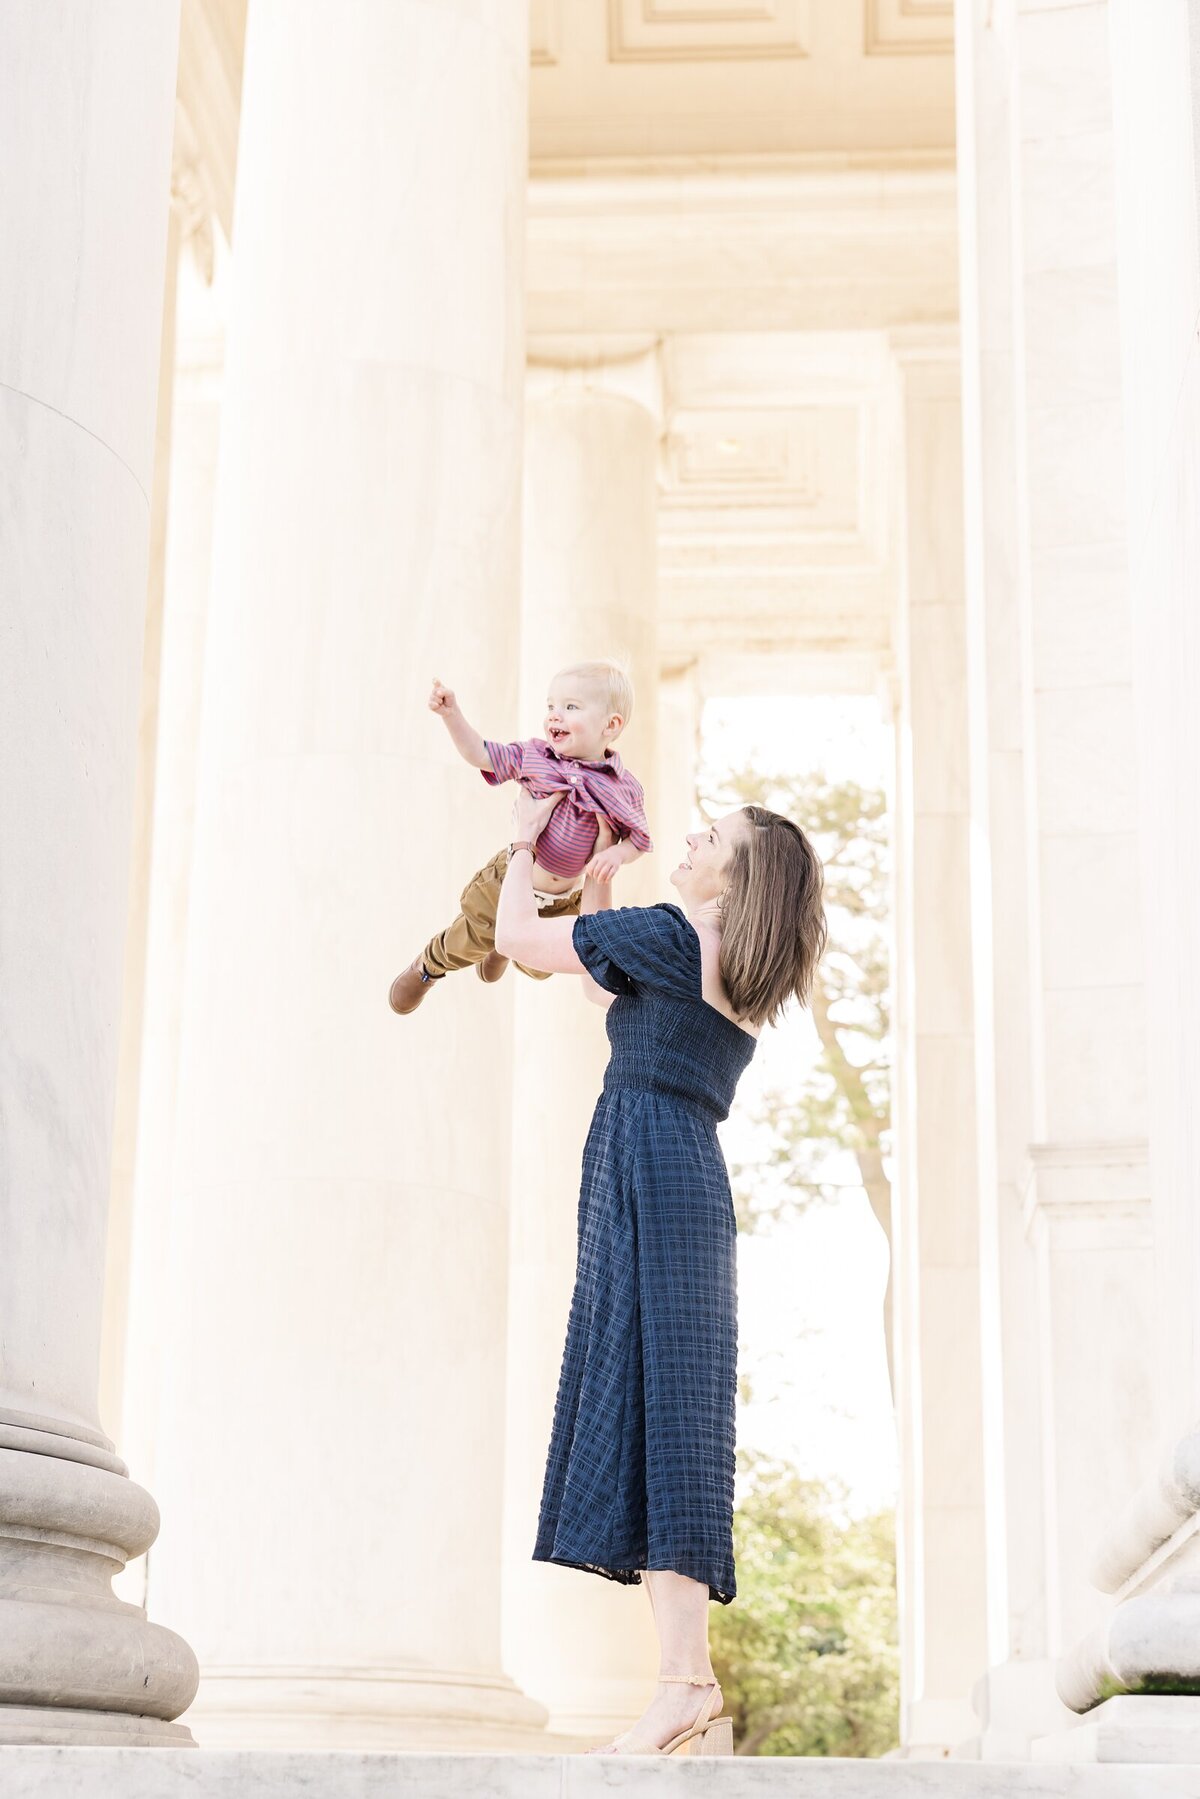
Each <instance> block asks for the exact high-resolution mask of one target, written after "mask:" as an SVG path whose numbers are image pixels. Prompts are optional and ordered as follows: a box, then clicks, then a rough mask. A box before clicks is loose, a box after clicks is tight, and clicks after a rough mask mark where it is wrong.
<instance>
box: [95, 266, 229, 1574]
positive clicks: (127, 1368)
mask: <svg viewBox="0 0 1200 1799" xmlns="http://www.w3.org/2000/svg"><path fill="white" fill-rule="evenodd" d="M228 290H229V268H228V253H227V252H226V251H224V249H223V246H222V253H221V255H220V257H219V259H218V268H217V271H216V273H215V277H214V279H213V282H212V284H211V285H209V283H208V282H207V281H206V279H205V277H204V275H203V273H202V272H201V270H200V268H199V267H198V265H197V259H196V257H194V256H193V255H192V252H191V250H190V249H189V248H185V250H184V253H183V256H182V258H181V261H180V267H179V276H178V290H177V317H176V356H175V362H174V368H173V370H172V378H173V381H174V386H175V397H174V404H173V425H172V432H171V464H170V498H169V505H168V513H169V526H168V530H167V542H166V556H165V569H164V595H163V600H164V604H163V621H162V645H161V655H160V662H159V669H158V684H157V691H156V694H155V700H154V704H155V708H156V710H157V714H158V727H157V731H156V733H155V765H154V780H153V792H154V809H153V817H152V821H151V826H150V830H149V832H148V835H147V840H146V844H145V846H144V853H145V855H146V857H147V860H148V868H147V879H148V905H147V911H146V921H145V943H144V947H143V950H142V955H143V957H144V998H143V1005H142V1016H141V1027H140V1028H141V1045H140V1055H139V1056H138V1058H137V1063H136V1066H135V1067H134V1068H132V1069H130V1070H129V1071H128V1073H129V1078H130V1079H131V1080H136V1083H137V1091H136V1095H135V1096H134V1097H133V1098H132V1100H131V1102H130V1109H131V1110H132V1111H134V1112H135V1114H136V1117H137V1126H138V1128H137V1137H136V1143H135V1145H134V1154H133V1160H132V1169H131V1177H130V1178H131V1190H130V1212H129V1231H128V1237H127V1241H126V1244H125V1251H126V1256H127V1261H126V1265H125V1267H124V1268H123V1270H122V1271H121V1275H120V1279H119V1283H118V1284H117V1285H116V1290H115V1291H114V1289H113V1282H112V1277H113V1274H114V1270H113V1254H112V1249H111V1245H110V1252H109V1275H110V1288H109V1292H108V1295H107V1299H106V1306H105V1335H106V1338H107V1340H108V1341H107V1345H106V1347H107V1352H108V1370H109V1381H110V1384H111V1385H112V1386H113V1388H114V1389H115V1390H118V1391H119V1393H120V1399H121V1418H122V1441H123V1442H124V1444H125V1447H126V1453H127V1454H128V1456H129V1459H130V1465H131V1466H132V1467H133V1468H135V1469H136V1470H137V1471H138V1473H139V1474H140V1475H141V1477H142V1478H143V1479H144V1480H146V1481H147V1482H148V1483H149V1484H150V1486H151V1487H153V1485H154V1458H155V1433H156V1425H157V1419H158V1395H159V1390H160V1384H161V1379H162V1368H161V1360H160V1357H159V1355H158V1353H157V1345H158V1344H159V1343H160V1342H161V1341H162V1339H163V1334H164V1328H165V1324H166V1320H167V1318H168V1317H169V1293H168V1272H169V1250H170V1242H169V1239H170V1198H171V1160H172V1148H173V1143H174V1127H175V1100H176V1089H177V1082H178V1076H179V1056H180V1033H181V1021H182V1012H183V986H184V964H185V960H186V952H187V920H188V905H189V894H190V890H191V877H192V848H193V839H194V826H195V812H196V778H197V767H196V763H197V750H198V740H199V731H200V708H201V699H202V693H203V676H204V640H205V631H206V627H207V621H208V600H209V588H210V575H211V567H212V532H213V510H214V504H215V499H216V479H217V459H218V456H217V452H218V443H219V439H220V424H221V393H222V386H223V379H224V367H225V312H226V308H227V305H228ZM143 685H144V684H143ZM127 960H128V958H127ZM126 978H127V980H128V973H127V976H126ZM102 1380H103V1364H102ZM145 1580H146V1569H145V1567H144V1565H142V1564H141V1563H140V1562H139V1563H137V1564H135V1565H134V1566H132V1567H131V1568H130V1569H129V1570H128V1571H127V1573H126V1575H125V1577H124V1578H123V1581H122V1584H121V1586H120V1587H119V1589H118V1590H119V1591H124V1592H125V1593H126V1595H127V1596H130V1597H132V1595H133V1593H134V1591H137V1592H139V1593H140V1592H144V1590H145ZM130 1583H137V1584H136V1585H131V1584H130Z"/></svg>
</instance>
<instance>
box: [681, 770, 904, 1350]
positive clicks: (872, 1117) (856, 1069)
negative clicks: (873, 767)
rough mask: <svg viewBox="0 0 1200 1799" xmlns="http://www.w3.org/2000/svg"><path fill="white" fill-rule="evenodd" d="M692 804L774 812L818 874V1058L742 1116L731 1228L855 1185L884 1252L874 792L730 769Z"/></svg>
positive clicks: (887, 1315) (883, 1002)
mask: <svg viewBox="0 0 1200 1799" xmlns="http://www.w3.org/2000/svg"><path fill="white" fill-rule="evenodd" d="M701 805H702V807H703V809H704V810H705V811H706V812H708V813H710V814H714V813H720V812H723V811H727V810H728V809H729V808H730V807H731V806H737V805H758V806H769V807H770V808H771V809H772V810H773V811H777V812H783V813H785V814H786V815H787V816H788V817H789V818H794V819H795V820H796V822H797V823H798V824H799V825H801V826H802V828H803V829H804V831H805V833H806V834H807V835H808V837H809V838H810V839H811V841H812V843H813V845H814V847H815V849H816V851H817V854H818V855H819V856H820V858H821V862H822V865H823V867H824V873H825V914H826V919H827V922H828V926H829V939H828V944H827V947H826V950H825V954H824V956H823V957H822V959H821V963H820V966H819V967H818V969H817V973H816V979H815V982H814V986H813V994H812V1017H813V1023H814V1025H815V1027H816V1031H817V1035H818V1038H819V1040H820V1044H821V1053H820V1056H819V1058H818V1059H817V1062H816V1064H815V1066H814V1067H813V1069H812V1070H811V1072H810V1073H809V1074H808V1075H807V1077H806V1078H805V1080H804V1081H803V1082H802V1083H801V1085H800V1086H799V1088H798V1089H797V1088H795V1087H792V1088H790V1089H789V1090H788V1091H787V1092H781V1091H778V1090H777V1091H773V1092H768V1093H767V1094H766V1095H765V1097H764V1099H763V1101H762V1103H761V1104H760V1106H759V1107H758V1109H757V1111H756V1112H755V1113H753V1114H752V1123H754V1124H755V1125H756V1126H757V1127H758V1128H757V1131H756V1148H755V1150H754V1152H753V1154H752V1155H751V1156H750V1157H749V1158H748V1159H743V1160H741V1161H738V1162H735V1163H734V1165H733V1168H732V1170H731V1174H732V1179H733V1196H734V1207H735V1210H736V1213H737V1220H738V1229H739V1230H741V1231H744V1232H754V1231H760V1230H763V1229H770V1228H773V1227H774V1225H775V1224H776V1223H777V1222H778V1221H779V1220H780V1219H781V1218H783V1217H786V1216H787V1215H789V1214H794V1213H796V1212H800V1211H803V1210H805V1209H807V1208H808V1207H810V1206H812V1205H815V1204H820V1203H828V1202H830V1201H832V1200H835V1199H836V1198H837V1197H838V1196H839V1195H840V1193H841V1192H842V1191H843V1190H844V1189H845V1187H846V1186H848V1185H852V1186H854V1187H857V1186H859V1185H860V1184H861V1186H862V1187H863V1188H864V1189H865V1190H866V1194H867V1198H868V1200H869V1202H870V1205H871V1209H872V1211H873V1212H874V1214H875V1217H876V1218H877V1219H878V1221H879V1225H880V1228H881V1229H882V1231H883V1233H884V1235H885V1237H886V1238H887V1241H888V1245H889V1249H890V1247H891V1241H892V1189H891V1181H890V1179H889V1178H888V1173H887V1158H888V1155H889V1152H890V1147H891V1131H890V1124H891V1038H890V1032H891V993H890V968H889V956H888V914H889V897H890V896H889V884H890V859H889V840H888V817H887V799H886V795H885V794H884V793H883V791H882V789H880V788H878V787H864V786H862V785H860V783H859V782H857V781H831V780H829V778H828V777H827V776H826V775H824V774H823V773H821V772H820V770H809V771H806V772H804V773H801V774H796V775H780V774H763V773H761V772H760V771H758V770H756V769H753V768H742V769H738V770H735V771H734V772H733V773H731V774H730V775H729V776H727V777H726V778H725V779H724V780H722V781H721V782H719V783H718V784H716V785H714V786H713V788H712V789H711V791H709V792H705V793H703V794H702V795H701ZM851 1156H852V1157H853V1158H854V1163H855V1164H856V1172H857V1176H858V1179H857V1181H850V1182H848V1181H847V1180H846V1178H845V1172H844V1171H845V1166H846V1162H847V1160H848V1158H849V1157H851ZM839 1176H840V1178H839ZM891 1292H892V1289H891V1282H890V1280H889V1283H888V1288H887V1292H886V1294H885V1297H884V1332H885V1338H886V1342H887V1353H888V1369H889V1374H891V1373H892V1325H891Z"/></svg>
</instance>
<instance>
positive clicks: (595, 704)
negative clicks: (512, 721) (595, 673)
mask: <svg viewBox="0 0 1200 1799" xmlns="http://www.w3.org/2000/svg"><path fill="white" fill-rule="evenodd" d="M604 701H605V696H604V694H603V692H602V691H601V689H600V686H599V683H598V682H596V681H590V680H589V679H588V677H587V676H586V675H572V674H566V675H555V677H554V679H553V681H551V683H550V690H549V692H548V693H547V695H546V719H545V724H544V727H543V729H544V730H545V734H546V741H547V742H548V743H552V744H553V745H554V748H555V749H556V750H557V751H558V753H559V755H560V756H574V757H577V758H578V760H579V761H581V762H598V761H599V760H600V758H601V757H602V756H603V754H604V752H605V750H606V749H607V747H608V745H609V744H610V743H611V742H612V741H613V739H614V738H615V737H616V736H617V735H618V733H619V732H620V729H621V724H622V720H621V719H620V718H619V717H618V716H617V714H616V713H615V712H613V713H610V712H606V710H605V703H604Z"/></svg>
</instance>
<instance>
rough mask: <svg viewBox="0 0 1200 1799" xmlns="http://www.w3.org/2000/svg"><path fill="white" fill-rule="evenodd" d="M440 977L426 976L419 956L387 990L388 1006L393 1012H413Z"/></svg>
mask: <svg viewBox="0 0 1200 1799" xmlns="http://www.w3.org/2000/svg"><path fill="white" fill-rule="evenodd" d="M441 979H442V977H441V975H440V974H438V975H434V974H427V973H426V970H425V964H424V963H423V962H422V960H421V958H420V956H418V957H417V959H416V961H415V962H414V963H413V964H412V965H411V967H409V968H406V969H405V970H404V973H403V974H398V975H397V976H396V978H395V980H394V981H393V982H392V984H391V987H390V988H389V989H388V1005H389V1006H390V1007H391V1008H392V1011H393V1012H400V1013H405V1012H415V1011H416V1009H417V1007H418V1006H419V1005H420V1003H421V1001H422V1000H423V999H424V998H425V995H426V994H427V993H428V992H429V989H430V988H431V987H432V986H433V983H434V982H435V981H440V980H441Z"/></svg>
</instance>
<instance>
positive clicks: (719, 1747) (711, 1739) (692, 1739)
mask: <svg viewBox="0 0 1200 1799" xmlns="http://www.w3.org/2000/svg"><path fill="white" fill-rule="evenodd" d="M658 1678H659V1680H678V1681H684V1682H686V1683H687V1685H688V1686H693V1687H708V1686H711V1688H712V1692H711V1693H710V1694H709V1696H708V1698H707V1699H706V1700H705V1701H704V1704H703V1705H702V1706H701V1707H700V1711H699V1714H698V1715H697V1717H696V1719H695V1722H694V1723H692V1724H690V1725H689V1726H688V1728H687V1729H686V1730H681V1731H680V1732H679V1734H678V1735H677V1736H673V1737H672V1738H671V1739H670V1741H669V1742H667V1743H664V1744H663V1746H662V1748H661V1749H660V1748H658V1747H657V1746H656V1745H655V1744H653V1743H650V1744H647V1746H646V1747H645V1748H644V1749H634V1748H628V1749H627V1748H624V1747H617V1746H615V1745H614V1747H613V1748H612V1749H610V1750H608V1751H607V1752H606V1751H604V1750H599V1751H593V1752H592V1753H594V1754H595V1753H598V1754H601V1755H603V1754H605V1753H608V1754H610V1755H732V1754H733V1721H732V1719H730V1718H715V1717H714V1716H713V1708H714V1707H715V1706H716V1704H717V1702H718V1699H719V1696H720V1692H721V1687H720V1683H719V1682H718V1681H716V1680H714V1679H713V1677H712V1675H711V1674H660V1675H659V1676H658ZM624 1734H625V1735H626V1736H628V1735H629V1732H628V1731H626V1732H625V1733H624ZM620 1742H621V1738H620V1737H618V1738H617V1744H618V1745H619V1744H620Z"/></svg>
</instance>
